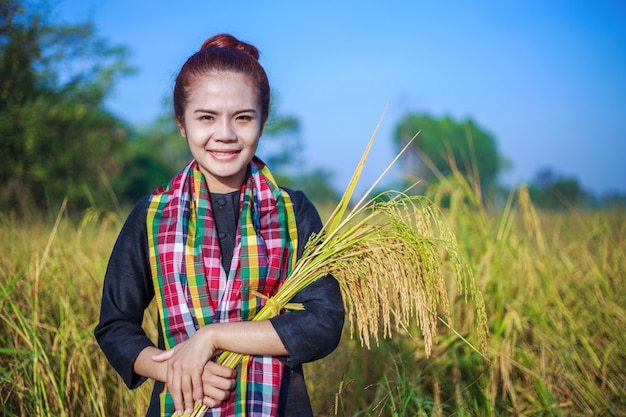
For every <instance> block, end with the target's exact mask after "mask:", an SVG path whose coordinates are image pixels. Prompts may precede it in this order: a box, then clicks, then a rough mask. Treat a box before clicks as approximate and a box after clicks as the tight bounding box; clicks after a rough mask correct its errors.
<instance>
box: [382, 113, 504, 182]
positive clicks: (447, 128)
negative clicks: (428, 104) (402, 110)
mask: <svg viewBox="0 0 626 417" xmlns="http://www.w3.org/2000/svg"><path fill="white" fill-rule="evenodd" d="M418 132H419V135H418V136H417V139H416V140H415V141H414V142H413V147H412V149H410V152H409V153H408V155H407V158H406V159H405V174H406V175H407V176H408V177H410V178H420V179H425V180H428V181H430V180H433V178H435V175H439V173H440V174H441V175H442V176H444V177H447V176H449V175H450V174H451V173H452V167H453V164H456V167H457V168H458V169H459V170H460V171H461V172H462V173H464V174H466V175H468V176H469V177H470V178H472V179H474V180H478V181H480V184H481V185H482V186H483V187H488V186H491V185H493V184H494V183H495V180H496V176H497V175H498V173H499V172H500V168H501V162H502V161H501V157H500V155H499V153H498V148H497V144H496V140H495V138H494V137H493V136H492V135H491V134H489V133H488V132H487V131H485V130H484V129H482V128H481V127H479V126H478V125H477V124H476V123H475V122H474V121H472V120H471V119H467V120H462V121H460V122H457V121H455V120H454V119H452V118H451V117H449V116H445V117H443V118H441V119H436V118H434V117H432V116H429V115H426V114H408V115H406V116H405V117H404V118H403V119H402V120H401V121H400V123H399V124H398V125H397V127H396V129H395V132H394V143H395V145H396V147H397V148H398V150H399V149H401V148H403V147H404V146H405V145H406V143H407V142H408V141H409V140H410V139H411V138H412V137H413V136H415V135H416V134H417V133H418ZM430 163H431V164H432V165H430V166H429V164H430ZM433 171H434V172H433Z"/></svg>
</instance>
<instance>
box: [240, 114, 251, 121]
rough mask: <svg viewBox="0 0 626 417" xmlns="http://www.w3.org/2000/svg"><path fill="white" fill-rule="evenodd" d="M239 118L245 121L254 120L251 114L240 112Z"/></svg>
mask: <svg viewBox="0 0 626 417" xmlns="http://www.w3.org/2000/svg"><path fill="white" fill-rule="evenodd" d="M237 120H242V121H245V122H249V121H251V120H252V116H251V115H249V114H240V115H239V116H237Z"/></svg>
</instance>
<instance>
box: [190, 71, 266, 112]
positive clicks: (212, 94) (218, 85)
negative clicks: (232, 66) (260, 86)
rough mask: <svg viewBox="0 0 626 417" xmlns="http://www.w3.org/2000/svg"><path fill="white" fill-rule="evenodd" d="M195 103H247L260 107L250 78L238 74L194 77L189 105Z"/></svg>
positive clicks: (222, 73) (212, 73)
mask: <svg viewBox="0 0 626 417" xmlns="http://www.w3.org/2000/svg"><path fill="white" fill-rule="evenodd" d="M194 101H211V102H215V103H219V102H222V101H224V102H230V103H237V102H245V103H247V104H248V105H251V104H254V105H255V106H258V104H259V103H258V102H259V94H258V92H257V89H256V88H255V86H254V83H253V82H252V80H251V79H250V77H249V76H247V75H245V74H242V73H237V72H210V73H207V74H202V75H198V76H196V77H194V80H193V82H192V83H191V84H190V85H189V89H188V91H187V103H192V102H194Z"/></svg>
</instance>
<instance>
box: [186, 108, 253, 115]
mask: <svg viewBox="0 0 626 417" xmlns="http://www.w3.org/2000/svg"><path fill="white" fill-rule="evenodd" d="M194 113H209V114H219V111H217V110H207V109H197V110H194ZM241 113H257V110H255V109H241V110H237V111H235V113H234V114H241Z"/></svg>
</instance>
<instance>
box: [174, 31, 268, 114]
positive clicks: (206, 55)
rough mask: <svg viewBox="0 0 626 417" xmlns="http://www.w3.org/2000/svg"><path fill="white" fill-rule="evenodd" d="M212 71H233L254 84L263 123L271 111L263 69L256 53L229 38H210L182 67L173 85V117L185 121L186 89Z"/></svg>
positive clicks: (225, 36)
mask: <svg viewBox="0 0 626 417" xmlns="http://www.w3.org/2000/svg"><path fill="white" fill-rule="evenodd" d="M211 72H236V73H240V74H244V75H247V76H248V77H249V78H250V81H252V83H253V84H254V86H255V88H256V90H257V91H256V92H257V96H258V98H259V103H260V104H261V122H262V124H265V121H266V120H267V117H268V115H269V109H270V85H269V81H268V80H267V74H266V73H265V70H264V69H263V67H262V66H261V64H259V50H258V49H257V48H256V47H255V46H254V45H251V44H249V43H246V42H242V41H240V40H239V39H237V38H235V37H234V36H232V35H228V34H224V33H222V34H219V35H215V36H212V37H210V38H209V39H207V40H206V41H204V43H203V44H202V47H201V48H200V50H199V51H198V52H196V53H195V54H193V55H192V56H191V57H189V59H187V62H185V64H183V66H182V68H181V69H180V72H179V73H178V76H177V77H176V84H175V85H174V114H175V115H176V119H177V120H178V121H179V122H182V121H183V120H184V114H185V105H186V104H187V96H188V93H189V88H190V86H191V85H192V83H193V82H194V79H195V78H196V77H199V76H204V75H207V74H209V73H211Z"/></svg>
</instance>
